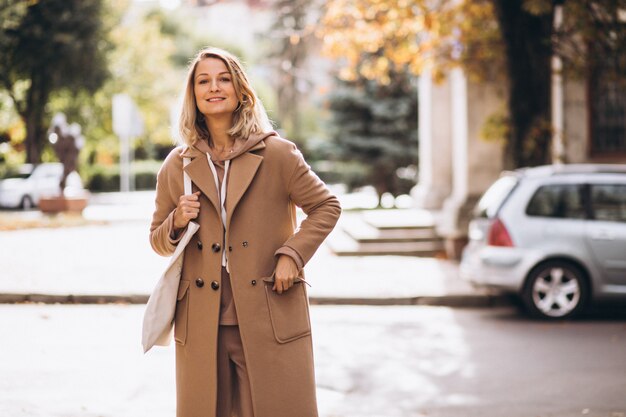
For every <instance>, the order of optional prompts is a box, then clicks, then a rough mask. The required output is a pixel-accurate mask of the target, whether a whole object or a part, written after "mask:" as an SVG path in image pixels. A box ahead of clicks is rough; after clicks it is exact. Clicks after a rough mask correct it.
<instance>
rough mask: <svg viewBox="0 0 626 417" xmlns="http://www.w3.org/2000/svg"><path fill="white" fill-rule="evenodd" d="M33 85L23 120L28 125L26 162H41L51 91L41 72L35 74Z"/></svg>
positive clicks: (29, 91) (28, 95)
mask: <svg viewBox="0 0 626 417" xmlns="http://www.w3.org/2000/svg"><path fill="white" fill-rule="evenodd" d="M31 80H32V81H31V85H30V88H29V89H28V93H27V101H28V104H27V105H26V106H25V111H24V113H22V114H21V116H22V120H23V121H24V124H25V125H26V141H25V143H24V144H25V146H26V162H28V163H30V164H38V163H40V162H41V153H42V151H43V147H44V144H45V141H46V128H45V126H44V124H45V122H44V116H45V112H46V104H47V102H48V97H49V92H48V89H47V88H46V87H45V80H43V79H42V76H41V75H40V74H33V76H32V78H31Z"/></svg>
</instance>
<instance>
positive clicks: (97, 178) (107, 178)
mask: <svg viewBox="0 0 626 417" xmlns="http://www.w3.org/2000/svg"><path fill="white" fill-rule="evenodd" d="M161 163H162V162H161V161H153V160H150V161H137V162H135V163H133V164H132V166H131V172H132V174H133V175H134V176H135V189H137V190H154V189H155V188H156V177H157V173H158V172H159V168H160V167H161ZM81 177H82V178H83V181H84V183H85V188H87V189H89V190H90V191H92V192H111V191H119V190H120V167H119V165H118V164H113V165H92V166H87V167H85V168H83V169H81Z"/></svg>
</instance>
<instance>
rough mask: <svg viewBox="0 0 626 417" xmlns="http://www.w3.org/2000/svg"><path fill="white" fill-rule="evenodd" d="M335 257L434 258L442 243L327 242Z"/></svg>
mask: <svg viewBox="0 0 626 417" xmlns="http://www.w3.org/2000/svg"><path fill="white" fill-rule="evenodd" d="M328 244H329V246H330V249H331V250H332V251H333V252H334V253H335V255H337V256H381V255H399V256H424V257H434V256H439V255H441V254H442V253H443V251H444V247H443V243H442V242H371V243H356V242H355V243H353V244H346V245H335V244H333V243H331V242H328Z"/></svg>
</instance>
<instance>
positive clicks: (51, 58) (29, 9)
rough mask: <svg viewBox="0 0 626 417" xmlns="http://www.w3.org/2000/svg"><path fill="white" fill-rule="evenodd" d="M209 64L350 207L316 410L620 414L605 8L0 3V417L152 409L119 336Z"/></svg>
mask: <svg viewBox="0 0 626 417" xmlns="http://www.w3.org/2000/svg"><path fill="white" fill-rule="evenodd" d="M205 46H217V47H220V48H224V49H227V50H229V51H231V52H233V53H235V54H236V55H237V56H239V57H240V58H241V59H242V61H243V62H244V64H245V66H246V69H247V71H248V75H249V76H250V78H251V81H252V84H253V86H254V88H255V90H256V92H257V94H258V95H259V96H260V98H261V100H262V101H263V103H264V105H265V107H266V109H267V111H268V113H269V116H270V118H271V119H272V120H273V122H274V126H275V129H276V130H277V131H278V132H279V133H280V134H281V135H282V136H284V137H286V138H288V139H290V140H292V141H294V142H295V143H296V144H297V145H298V147H299V148H300V149H301V150H302V152H303V153H304V156H305V158H306V160H307V162H308V163H309V164H310V165H311V166H312V168H313V170H314V171H315V172H316V173H317V174H318V175H319V176H320V177H321V178H322V179H323V180H324V181H325V182H326V183H327V184H328V185H329V187H331V189H332V190H333V192H335V193H336V194H337V195H338V197H339V199H340V201H341V204H342V207H343V209H344V212H343V215H342V218H341V219H340V222H339V224H338V225H337V227H336V229H335V230H334V231H333V233H332V234H331V235H330V236H329V238H328V240H327V241H326V242H325V244H324V246H323V247H322V248H320V250H319V251H318V254H316V257H315V258H314V259H313V260H312V261H311V263H310V264H309V265H307V273H308V277H309V278H310V279H309V278H308V279H307V280H309V281H311V282H312V284H313V286H312V288H311V289H310V291H309V295H310V299H311V304H312V305H313V308H312V321H313V327H314V328H315V329H318V333H316V334H319V336H318V338H317V339H316V341H315V343H316V344H315V349H316V355H317V356H316V357H317V358H318V362H317V364H318V368H319V369H318V370H317V372H318V379H319V381H318V394H319V397H320V410H321V415H323V416H324V417H339V416H341V417H349V416H350V417H357V416H358V417H395V416H425V415H429V416H447V415H454V416H473V415H481V416H494V417H495V416H497V417H501V416H507V417H515V416H520V417H522V416H529V415H537V416H562V417H565V416H568V417H569V416H576V415H594V416H603V417H604V416H608V417H620V416H621V417H623V416H624V415H626V402H625V401H626V400H625V398H626V397H625V396H624V395H623V394H624V392H625V390H626V379H625V377H624V375H626V348H624V338H625V337H626V334H625V331H626V330H625V327H624V305H626V304H625V303H624V300H625V296H626V164H625V162H626V0H327V1H321V0H161V1H158V0H0V302H2V304H0V310H2V313H0V329H2V330H3V334H17V335H18V336H19V337H13V338H11V341H6V340H5V339H3V340H2V342H0V373H2V374H6V375H8V376H9V377H8V378H3V379H5V382H0V414H1V415H11V416H22V415H24V416H31V415H32V416H56V415H58V416H74V415H76V416H79V415H80V416H82V415H84V416H95V415H106V416H109V415H110V416H138V415H146V414H147V413H150V414H151V415H155V416H156V415H159V416H160V415H163V416H165V415H171V414H172V413H173V407H174V405H173V391H172V389H173V367H172V366H170V365H172V363H173V362H172V360H173V357H172V355H173V349H168V350H163V351H160V352H159V353H155V354H154V355H152V356H150V357H149V358H143V357H142V356H141V354H140V352H139V331H140V326H139V324H140V320H141V314H142V311H143V303H145V302H146V300H147V297H148V294H150V291H151V289H152V288H153V286H154V284H155V282H156V279H157V278H158V276H160V272H161V270H162V269H163V267H164V266H165V263H166V262H167V260H166V259H162V258H159V257H158V256H156V255H155V254H153V253H152V252H151V250H150V248H149V245H148V240H147V235H148V227H149V222H150V218H151V214H152V210H153V209H154V203H153V202H154V189H155V185H156V175H157V172H158V170H159V168H160V166H161V163H162V161H163V159H164V158H165V156H166V155H167V154H168V153H169V152H170V151H171V150H172V149H173V148H174V147H175V146H177V141H178V137H177V119H178V112H179V104H180V94H181V93H182V89H183V83H184V79H185V74H186V70H187V64H188V62H189V61H190V59H191V58H192V57H193V56H194V55H195V53H196V52H197V51H198V50H199V49H201V48H202V47H205ZM299 215H300V216H301V217H302V213H300V214H299ZM59 303H60V304H62V305H57V304H59ZM94 304H106V305H94ZM606 306H608V310H607V309H606V308H605V307H606ZM517 307H522V309H521V310H519V311H523V312H525V313H527V315H529V316H530V317H533V318H534V319H537V318H539V319H541V320H540V321H534V320H531V319H529V318H527V315H522V314H520V312H519V311H518V308H517ZM592 307H594V308H595V307H601V312H600V313H599V314H598V313H597V312H595V310H594V309H593V308H592ZM574 317H578V320H574V321H562V319H570V318H574ZM555 320H556V322H555ZM93 323H97V324H99V325H96V326H94V325H93ZM105 328H106V329H107V330H106V331H103V330H102V329H105ZM314 333H315V330H314ZM81 334H82V335H84V337H82V338H81V337H79V335H81ZM112 340H116V342H113V343H111V341H112ZM582 341H584V342H582ZM5 342H6V343H5ZM358 351H363V352H364V354H363V355H354V354H350V353H351V352H358ZM346 352H347V353H346ZM10 357H14V358H16V360H15V361H10V360H7V359H6V358H10ZM165 358H167V359H166V360H165ZM94 374H95V375H100V376H101V379H100V380H99V381H97V380H96V379H95V378H94V376H93V375H94ZM120 375H123V376H124V378H123V379H124V381H126V382H124V383H120V380H121V379H122V378H119V376H120ZM64 379H68V380H70V379H72V381H73V382H72V383H69V385H68V386H66V387H64V386H60V385H59V384H58V381H60V380H64ZM27 381H29V382H27ZM30 381H35V382H30ZM580 381H587V383H586V384H584V385H585V386H584V387H583V384H582V383H581V382H580ZM29 384H30V385H29ZM102 392H104V393H107V394H108V395H109V396H111V395H112V396H113V397H115V398H118V399H119V401H113V402H112V403H111V401H108V400H105V399H102V398H101V393H102ZM71 393H78V394H77V396H74V397H72V395H71ZM99 393H100V394H99ZM572 394H576V395H572ZM55 398H60V400H59V401H55ZM131 403H132V404H134V405H133V406H129V405H128V404H131ZM511 405H516V407H511ZM296 417H297V416H296Z"/></svg>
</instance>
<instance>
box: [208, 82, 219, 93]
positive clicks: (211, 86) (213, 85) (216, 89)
mask: <svg viewBox="0 0 626 417" xmlns="http://www.w3.org/2000/svg"><path fill="white" fill-rule="evenodd" d="M209 87H210V88H211V91H218V90H219V89H220V88H219V86H218V83H217V80H213V81H211V84H210V86H209Z"/></svg>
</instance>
